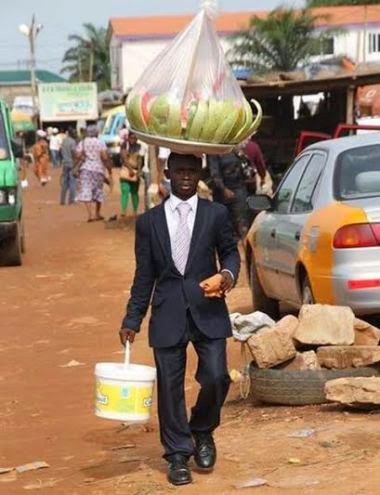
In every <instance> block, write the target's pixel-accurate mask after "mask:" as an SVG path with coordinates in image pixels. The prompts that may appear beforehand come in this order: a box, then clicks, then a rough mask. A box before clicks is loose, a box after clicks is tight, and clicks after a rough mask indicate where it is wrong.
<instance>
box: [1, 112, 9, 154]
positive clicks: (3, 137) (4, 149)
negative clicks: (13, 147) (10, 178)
mask: <svg viewBox="0 0 380 495" xmlns="http://www.w3.org/2000/svg"><path fill="white" fill-rule="evenodd" d="M8 158H9V148H8V140H7V135H6V133H5V125H4V120H3V116H2V114H1V113H0V160H6V159H8Z"/></svg>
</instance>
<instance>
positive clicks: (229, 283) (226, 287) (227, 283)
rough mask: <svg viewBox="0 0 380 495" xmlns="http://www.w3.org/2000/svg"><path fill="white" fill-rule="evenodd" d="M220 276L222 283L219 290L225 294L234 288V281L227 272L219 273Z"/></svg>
mask: <svg viewBox="0 0 380 495" xmlns="http://www.w3.org/2000/svg"><path fill="white" fill-rule="evenodd" d="M220 274H221V275H222V277H223V280H222V283H221V285H220V289H221V290H222V292H223V293H224V294H227V293H228V292H230V290H231V289H232V288H233V286H234V279H233V277H232V275H231V273H230V272H228V271H221V272H220Z"/></svg>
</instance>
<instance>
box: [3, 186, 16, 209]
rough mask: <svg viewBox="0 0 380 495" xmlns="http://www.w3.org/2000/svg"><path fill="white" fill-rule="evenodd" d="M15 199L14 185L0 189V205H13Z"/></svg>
mask: <svg viewBox="0 0 380 495" xmlns="http://www.w3.org/2000/svg"><path fill="white" fill-rule="evenodd" d="M16 200H17V189H16V188H15V187H7V188H4V189H0V205H11V206H14V205H15V204H16Z"/></svg>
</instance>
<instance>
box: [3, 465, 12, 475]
mask: <svg viewBox="0 0 380 495" xmlns="http://www.w3.org/2000/svg"><path fill="white" fill-rule="evenodd" d="M13 470H14V467H6V468H2V467H0V474H6V473H10V472H11V471H13Z"/></svg>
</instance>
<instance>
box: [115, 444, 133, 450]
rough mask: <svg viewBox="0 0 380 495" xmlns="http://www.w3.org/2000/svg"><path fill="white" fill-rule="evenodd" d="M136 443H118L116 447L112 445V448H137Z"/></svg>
mask: <svg viewBox="0 0 380 495" xmlns="http://www.w3.org/2000/svg"><path fill="white" fill-rule="evenodd" d="M135 448H136V444H135V443H128V444H126V445H118V446H116V447H112V449H111V450H125V449H135Z"/></svg>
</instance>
